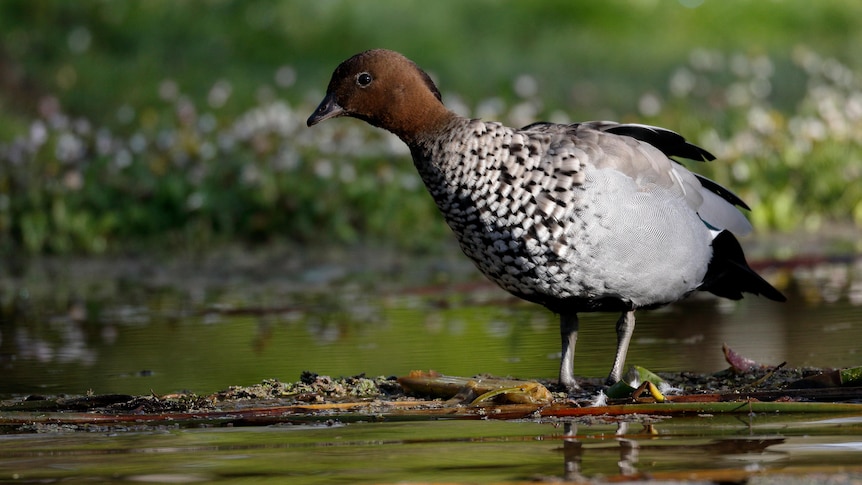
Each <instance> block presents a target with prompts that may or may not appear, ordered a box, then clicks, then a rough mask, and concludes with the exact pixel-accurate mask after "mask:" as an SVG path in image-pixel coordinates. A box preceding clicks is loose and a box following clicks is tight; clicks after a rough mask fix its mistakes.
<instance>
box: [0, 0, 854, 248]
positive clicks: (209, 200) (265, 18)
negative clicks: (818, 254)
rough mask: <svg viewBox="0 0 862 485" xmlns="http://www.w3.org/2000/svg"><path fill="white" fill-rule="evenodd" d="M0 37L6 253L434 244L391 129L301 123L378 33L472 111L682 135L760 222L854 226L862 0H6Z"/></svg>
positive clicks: (429, 207)
mask: <svg viewBox="0 0 862 485" xmlns="http://www.w3.org/2000/svg"><path fill="white" fill-rule="evenodd" d="M680 3H691V2H680ZM694 3H697V2H694ZM0 32H3V36H2V38H0V74H2V76H0V79H2V80H0V87H2V92H0V248H3V250H9V251H16V250H20V249H23V250H26V251H27V252H31V253H43V252H54V253H65V252H95V253H99V252H105V251H110V250H122V249H124V248H128V247H139V246H141V245H142V247H153V246H158V247H193V248H200V249H205V248H207V247H211V246H212V245H218V244H223V243H227V242H232V241H244V242H269V241H272V240H274V239H276V240H289V241H293V242H297V243H312V244H320V242H321V241H325V242H327V243H328V242H333V243H336V242H337V243H351V242H353V243H357V242H363V241H364V242H369V241H372V242H373V241H377V242H380V241H386V242H387V243H389V244H396V245H402V246H407V247H413V248H423V247H432V246H434V245H435V241H439V240H440V238H442V237H444V236H445V233H446V229H445V225H444V224H442V222H441V221H440V220H439V217H438V216H437V215H436V209H435V208H434V207H433V204H432V203H431V200H430V197H429V196H428V195H427V194H424V188H423V187H422V186H421V182H420V181H419V179H418V176H417V175H416V174H415V171H414V169H413V167H412V164H411V163H410V161H409V154H407V153H406V151H405V149H404V148H403V147H402V146H401V145H400V142H398V141H397V140H394V139H393V138H392V137H391V136H388V135H387V134H383V133H380V132H379V131H374V130H372V129H370V128H368V127H366V126H365V125H364V124H361V123H358V122H351V121H344V120H342V121H340V122H336V123H332V124H324V125H321V126H317V127H315V128H314V129H313V130H309V129H307V128H305V126H304V120H305V118H306V117H307V115H308V114H309V113H310V112H311V110H312V109H313V107H314V104H315V103H316V102H317V101H319V99H320V97H322V94H323V90H324V88H325V86H326V83H327V82H328V79H329V75H330V73H331V71H332V69H333V68H334V67H335V66H336V65H337V63H338V62H340V61H341V60H343V59H344V58H346V57H348V56H349V55H351V54H353V53H355V52H358V51H360V50H363V49H366V48H371V47H381V46H383V47H389V48H393V49H396V50H400V51H402V52H404V53H405V54H407V55H408V56H410V57H412V58H413V59H414V60H416V61H417V62H418V63H419V64H420V65H421V66H423V67H424V68H426V69H428V70H429V71H430V72H431V73H432V74H433V75H434V76H435V77H436V78H437V79H438V81H439V84H440V87H441V89H442V90H443V92H444V93H445V97H446V101H447V104H448V105H449V106H450V107H453V108H457V109H459V110H460V111H462V112H464V113H465V114H470V115H473V116H481V117H485V118H489V119H494V118H495V119H501V120H504V121H507V122H509V123H512V124H526V123H529V122H532V121H535V120H537V119H551V120H555V121H577V120H582V119H617V120H620V121H637V122H645V123H653V124H659V125H662V126H666V127H668V128H671V129H674V130H676V131H679V132H681V133H683V134H684V135H685V136H687V137H688V138H689V139H691V140H693V141H695V142H697V143H700V144H702V145H704V146H705V147H706V148H708V149H709V150H711V151H713V152H714V153H715V154H716V155H718V156H719V158H720V160H719V161H717V162H714V163H711V164H705V165H696V166H694V167H693V168H694V169H695V170H697V171H699V172H702V173H705V174H707V175H709V176H711V177H714V178H716V179H718V180H719V181H720V182H722V183H725V184H727V185H728V186H730V187H732V188H733V189H734V190H735V191H737V192H738V193H739V194H740V195H741V196H743V198H745V199H746V200H748V201H749V202H750V203H751V205H752V206H753V207H754V209H755V210H754V211H753V212H752V214H751V216H752V218H753V220H754V222H755V224H756V225H757V226H758V227H759V228H760V229H779V230H788V231H789V230H794V229H798V228H807V229H809V230H816V229H817V228H819V227H821V226H822V225H823V224H824V223H826V222H830V221H838V222H855V223H856V224H862V184H859V183H854V182H857V181H858V179H859V178H860V167H862V160H860V158H862V149H861V148H860V145H862V94H860V93H862V85H860V78H859V67H860V66H862V53H860V52H859V50H858V49H855V48H854V46H856V45H859V44H860V43H862V38H860V37H862V4H859V3H858V2H855V1H850V0H846V1H834V2H819V3H815V4H811V3H810V2H801V1H785V2H742V1H706V2H703V3H702V4H701V5H699V6H698V7H696V8H687V7H684V6H681V5H680V4H679V3H675V2H656V1H649V0H632V1H611V2H601V3H596V2H569V1H547V2H500V1H477V2H456V1H441V2H434V3H430V4H429V3H427V2H418V1H380V2H361V3H360V2H346V1H316V2H304V1H296V2H269V1H243V2H233V1H189V2H170V1H165V0H153V1H137V2H103V1H84V2H29V1H6V2H2V3H0Z"/></svg>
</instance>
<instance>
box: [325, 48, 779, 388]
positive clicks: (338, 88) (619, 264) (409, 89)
mask: <svg viewBox="0 0 862 485" xmlns="http://www.w3.org/2000/svg"><path fill="white" fill-rule="evenodd" d="M343 115H348V116H354V117H357V118H360V119H363V120H365V121H368V122H369V123H371V124H373V125H375V126H379V127H382V128H385V129H388V130H390V131H392V132H394V133H395V134H396V135H398V136H399V137H401V139H402V140H404V141H405V143H407V145H408V146H409V147H410V150H411V153H412V155H413V161H414V164H415V165H416V168H417V169H418V171H419V173H420V175H421V177H422V179H423V181H424V182H425V185H426V186H427V188H428V190H429V192H430V193H431V195H432V196H433V198H434V200H435V202H436V203H437V206H438V207H439V208H440V211H441V213H442V214H443V216H444V217H445V219H446V222H447V223H448V224H449V226H450V227H451V228H452V230H453V232H454V233H455V235H456V236H457V238H458V241H459V242H460V244H461V248H462V249H463V250H464V253H465V254H466V255H467V256H468V257H470V259H472V260H473V262H474V263H475V264H476V266H477V267H478V268H479V270H480V271H481V272H482V273H483V274H485V276H487V277H488V278H489V279H491V280H492V281H494V282H495V283H497V284H498V285H500V286H501V287H502V288H503V289H505V290H507V291H509V292H510V293H512V294H514V295H516V296H518V297H521V298H524V299H526V300H529V301H532V302H535V303H539V304H541V305H544V306H545V307H547V308H549V309H550V310H552V311H554V312H556V313H559V314H560V316H561V320H560V321H561V333H562V338H563V359H562V362H561V368H560V381H561V383H562V384H564V385H566V386H568V387H575V386H576V384H575V380H574V376H573V373H572V360H573V357H574V344H575V339H576V337H577V322H578V321H577V313H578V312H588V311H616V312H621V313H622V315H621V317H620V320H619V321H618V323H617V332H618V337H619V345H618V349H617V356H616V359H615V362H614V366H613V369H612V371H611V374H610V376H609V380H610V381H615V380H618V379H619V378H620V374H621V372H622V367H623V364H624V361H625V353H626V350H627V348H628V342H629V339H630V338H631V333H632V331H633V329H634V314H633V311H634V310H636V309H638V308H651V307H656V306H660V305H664V304H667V303H671V302H674V301H677V300H679V299H681V298H684V297H685V296H687V295H688V294H690V293H691V292H693V291H695V290H706V291H712V292H713V293H716V294H718V295H720V296H725V297H728V298H740V297H741V296H742V295H741V292H742V291H747V292H752V293H756V294H764V295H765V296H766V297H768V298H771V299H774V300H783V296H782V295H781V293H779V292H778V291H777V290H775V289H774V288H772V286H770V285H769V284H768V283H767V282H765V281H764V280H763V279H761V278H760V277H759V276H757V274H755V273H754V272H753V271H752V270H751V269H750V268H749V267H748V265H747V264H746V263H745V259H744V257H743V256H742V251H741V249H740V248H739V245H738V243H737V242H736V240H735V239H734V238H733V236H732V235H731V233H730V232H729V231H728V230H731V231H736V232H737V233H745V232H747V231H749V230H750V227H751V226H750V225H749V224H748V221H747V220H746V219H745V217H744V216H743V215H742V214H741V213H740V212H739V211H738V210H737V209H736V207H734V204H737V205H743V203H742V201H741V200H739V199H738V198H736V196H734V195H733V194H731V193H730V192H729V191H727V190H726V189H724V188H722V187H720V186H718V185H717V184H715V183H714V182H711V181H709V180H706V179H703V178H702V177H698V176H696V175H695V174H693V173H691V172H689V171H688V170H686V169H685V168H684V167H682V166H681V165H679V164H677V163H675V162H674V161H673V160H671V159H670V158H669V157H670V156H682V157H687V158H693V159H700V160H708V159H712V158H713V157H712V156H711V155H710V154H709V153H707V152H706V151H704V150H702V149H700V148H698V147H696V146H694V145H691V144H689V143H687V142H686V141H685V140H684V139H683V138H682V137H681V136H679V135H677V134H676V133H673V132H671V131H668V130H664V129H661V128H656V127H649V126H644V125H623V124H617V123H611V122H589V123H578V124H573V125H560V124H552V123H536V124H533V125H530V126H528V127H525V128H522V129H514V128H509V127H506V126H504V125H501V124H499V123H495V122H485V121H481V120H471V119H467V118H463V117H461V116H458V115H456V114H454V113H452V112H451V111H448V110H447V109H446V108H445V107H444V106H443V104H442V103H441V102H440V95H439V91H437V88H436V87H435V86H434V84H433V83H432V82H431V81H430V79H429V78H428V77H427V75H425V73H424V72H422V71H421V70H420V69H419V68H418V67H416V66H415V64H413V63H412V62H411V61H409V60H407V59H406V58H404V57H403V56H401V55H400V54H397V53H394V52H392V51H385V50H375V51H367V52H365V53H362V54H358V55H357V56H354V57H353V58H351V59H348V60H347V61H345V62H344V63H342V64H341V65H340V66H339V67H338V69H336V71H335V73H334V74H333V78H332V81H331V82H330V85H329V88H328V90H327V96H326V98H325V99H324V101H323V102H322V103H321V105H320V107H318V109H317V111H316V112H315V113H314V114H313V115H312V116H311V117H310V118H309V120H308V123H309V125H313V124H315V123H317V122H319V121H322V120H324V119H327V118H330V117H334V116H343Z"/></svg>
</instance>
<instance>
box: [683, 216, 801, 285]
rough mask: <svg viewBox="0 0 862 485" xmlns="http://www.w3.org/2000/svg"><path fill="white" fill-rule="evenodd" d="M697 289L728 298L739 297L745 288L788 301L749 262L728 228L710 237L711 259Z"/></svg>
mask: <svg viewBox="0 0 862 485" xmlns="http://www.w3.org/2000/svg"><path fill="white" fill-rule="evenodd" d="M698 289H699V290H703V291H708V292H710V293H712V294H714V295H718V296H721V297H724V298H729V299H731V300H739V299H740V298H742V293H743V292H746V293H753V294H755V295H762V296H764V297H766V298H769V299H770V300H774V301H787V298H786V297H785V296H784V295H783V294H781V292H780V291H778V290H776V289H775V288H774V287H773V286H772V285H770V284H769V283H768V282H767V281H766V280H764V279H763V278H761V277H760V275H758V274H757V273H755V272H754V270H753V269H751V267H749V266H748V262H747V261H746V260H745V254H744V253H743V252H742V247H741V246H740V245H739V242H738V241H737V240H736V238H735V237H733V234H731V233H730V231H721V233H719V234H718V236H716V237H715V239H713V240H712V261H710V262H709V268H707V270H706V276H705V277H704V278H703V283H701V285H700V287H699V288H698Z"/></svg>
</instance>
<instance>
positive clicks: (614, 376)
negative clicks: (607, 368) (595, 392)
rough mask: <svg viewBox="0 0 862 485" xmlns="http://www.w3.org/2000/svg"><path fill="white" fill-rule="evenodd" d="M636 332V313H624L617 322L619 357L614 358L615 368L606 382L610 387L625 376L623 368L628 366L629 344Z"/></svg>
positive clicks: (612, 368)
mask: <svg viewBox="0 0 862 485" xmlns="http://www.w3.org/2000/svg"><path fill="white" fill-rule="evenodd" d="M634 331H635V312H634V311H628V312H623V314H622V315H620V319H619V320H617V355H616V357H614V366H613V367H611V373H610V375H608V380H607V381H606V382H607V384H608V385H610V384H616V383H617V382H618V381H619V380H620V378H621V377H622V376H623V366H624V365H626V353H627V352H628V351H629V342H631V340H632V333H633V332H634Z"/></svg>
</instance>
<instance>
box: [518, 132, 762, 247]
mask: <svg viewBox="0 0 862 485" xmlns="http://www.w3.org/2000/svg"><path fill="white" fill-rule="evenodd" d="M531 126H532V127H533V129H538V130H541V131H545V132H548V131H552V132H555V133H557V134H558V135H561V136H565V135H568V136H570V137H572V139H573V140H574V142H575V145H576V146H577V147H578V148H579V149H581V150H583V151H584V153H585V154H586V155H587V157H588V159H589V162H590V163H593V164H595V166H596V167H597V168H615V169H616V170H619V171H621V172H623V173H625V174H626V175H628V176H629V177H632V178H633V179H634V180H636V181H637V182H638V185H639V186H642V187H647V186H648V185H649V184H658V185H660V186H662V187H664V188H667V189H671V190H673V191H674V192H677V193H680V194H682V195H683V196H684V197H685V200H686V201H687V203H688V204H689V206H690V207H691V208H692V209H693V210H695V211H696V212H697V213H698V215H699V216H700V217H701V219H703V221H704V222H705V223H706V224H707V225H708V226H709V227H710V228H712V229H717V230H721V229H728V230H730V231H731V232H733V233H735V234H738V235H744V234H748V233H749V232H751V223H750V222H749V221H748V219H746V218H745V216H744V215H743V214H742V213H741V212H740V211H739V210H738V209H737V207H735V206H739V207H743V208H745V209H748V206H747V205H746V204H745V202H743V201H742V199H740V198H739V197H738V196H736V195H735V194H734V193H733V192H731V191H730V190H728V189H726V188H725V187H722V186H721V185H719V184H718V183H716V182H714V181H712V180H710V179H708V178H706V177H703V176H701V175H697V174H695V173H692V172H690V171H689V170H688V169H686V168H685V167H684V166H682V165H681V164H679V163H678V162H676V161H675V160H673V159H672V158H670V157H672V156H679V157H684V158H689V159H693V160H712V159H714V158H715V157H713V156H712V154H710V153H709V152H707V151H706V150H704V149H702V148H700V147H698V146H696V145H693V144H691V143H689V142H687V141H686V140H685V138H683V137H682V136H681V135H679V134H678V133H675V132H673V131H670V130H666V129H664V128H659V127H655V126H648V125H639V124H619V123H614V122H609V121H598V122H587V123H577V124H574V125H552V124H535V125H531ZM590 154H592V155H593V156H592V157H590ZM584 161H586V160H584Z"/></svg>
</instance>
